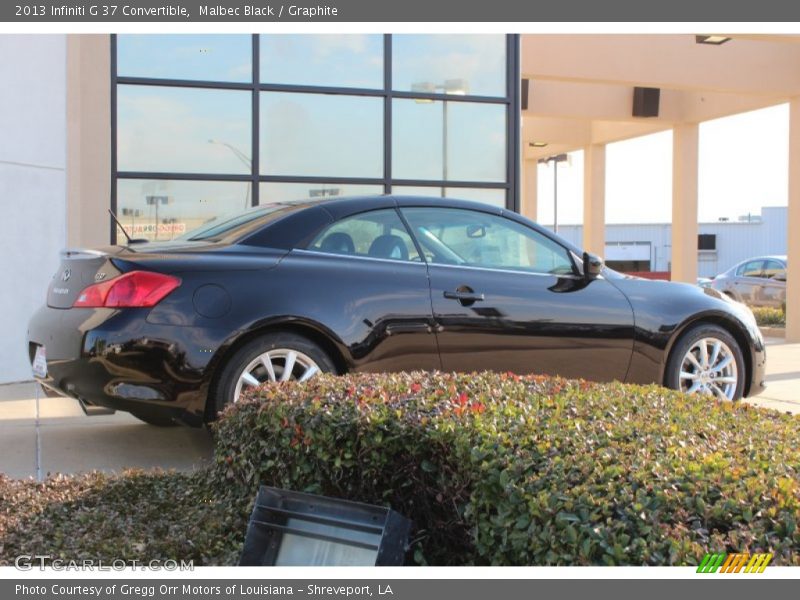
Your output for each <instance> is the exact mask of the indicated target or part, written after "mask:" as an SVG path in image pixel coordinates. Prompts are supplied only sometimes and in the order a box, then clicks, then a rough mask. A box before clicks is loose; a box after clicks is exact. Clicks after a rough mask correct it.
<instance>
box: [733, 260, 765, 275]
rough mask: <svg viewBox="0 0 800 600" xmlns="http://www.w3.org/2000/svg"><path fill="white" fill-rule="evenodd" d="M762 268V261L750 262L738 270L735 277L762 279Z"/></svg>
mask: <svg viewBox="0 0 800 600" xmlns="http://www.w3.org/2000/svg"><path fill="white" fill-rule="evenodd" d="M763 266H764V261H763V260H750V261H748V262H746V263H745V264H744V265H743V266H742V267H741V268H740V269H739V272H738V273H737V275H739V276H741V277H763V275H762V274H761V272H762V270H763Z"/></svg>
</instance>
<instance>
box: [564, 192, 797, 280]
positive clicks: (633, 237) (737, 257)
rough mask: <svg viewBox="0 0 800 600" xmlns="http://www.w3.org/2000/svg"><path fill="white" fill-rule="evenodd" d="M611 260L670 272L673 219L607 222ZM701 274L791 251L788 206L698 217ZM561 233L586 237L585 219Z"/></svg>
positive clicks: (622, 266) (578, 240) (637, 269)
mask: <svg viewBox="0 0 800 600" xmlns="http://www.w3.org/2000/svg"><path fill="white" fill-rule="evenodd" d="M605 232H606V244H605V252H604V257H605V259H606V264H608V266H610V267H611V268H613V269H616V270H618V271H622V272H625V273H630V272H634V273H645V274H646V273H648V272H649V273H653V274H655V276H664V277H666V276H669V274H670V272H671V271H672V225H671V224H670V223H636V224H630V223H625V224H614V223H607V224H606V227H605ZM698 232H699V233H698V235H697V275H698V277H706V278H713V277H714V276H715V275H718V274H720V273H722V272H723V271H727V270H728V269H729V268H731V267H732V266H734V265H736V264H738V263H740V262H742V261H743V260H746V259H748V258H751V257H753V256H769V255H783V254H786V207H785V206H775V207H764V208H763V209H762V211H761V214H760V215H743V216H742V217H740V218H739V219H738V220H736V221H716V222H713V223H699V224H698ZM558 234H559V235H560V236H561V237H563V238H566V239H568V240H569V241H571V242H572V243H573V244H576V245H579V246H580V245H581V244H582V243H583V226H582V225H560V226H559V228H558Z"/></svg>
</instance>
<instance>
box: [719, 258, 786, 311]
mask: <svg viewBox="0 0 800 600" xmlns="http://www.w3.org/2000/svg"><path fill="white" fill-rule="evenodd" d="M711 287H712V288H714V289H715V290H717V291H719V292H722V293H723V294H725V295H727V296H730V297H731V298H733V299H734V300H736V301H738V302H742V303H744V304H747V305H749V306H770V307H773V308H781V307H782V306H783V305H784V304H785V303H786V256H759V257H755V258H748V259H747V260H745V261H742V262H740V263H739V264H738V265H736V266H734V267H731V268H730V269H728V270H727V271H725V272H724V273H722V274H720V275H717V276H716V277H715V278H714V280H713V281H712V282H711Z"/></svg>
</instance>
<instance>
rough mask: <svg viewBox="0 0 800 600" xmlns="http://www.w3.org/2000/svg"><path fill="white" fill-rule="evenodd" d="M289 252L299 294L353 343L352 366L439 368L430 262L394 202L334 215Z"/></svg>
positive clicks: (365, 368)
mask: <svg viewBox="0 0 800 600" xmlns="http://www.w3.org/2000/svg"><path fill="white" fill-rule="evenodd" d="M287 260H288V261H293V264H292V269H293V271H294V272H295V273H296V274H298V275H297V276H296V278H295V282H296V283H295V289H294V290H292V292H291V293H292V295H293V297H295V298H296V297H298V295H301V297H302V300H301V303H302V304H304V305H305V306H306V309H305V312H306V313H310V314H309V316H310V318H312V319H314V320H317V321H318V322H320V323H323V324H325V326H326V327H328V328H329V329H330V330H331V331H334V332H336V334H337V335H338V336H339V337H340V338H341V339H342V341H343V342H344V343H345V344H346V345H347V349H348V352H349V353H350V357H351V361H352V364H351V369H352V370H354V371H372V372H380V371H410V370H417V369H423V370H434V369H440V368H441V361H440V358H439V349H438V346H437V345H436V336H435V333H434V331H433V326H434V323H433V315H432V312H431V303H430V289H429V286H428V272H427V266H426V264H425V262H424V260H422V258H421V257H420V256H419V254H418V252H417V248H416V246H415V245H414V243H413V241H412V239H411V236H410V235H409V233H408V230H407V229H406V226H405V225H404V224H403V222H402V220H401V219H400V216H399V214H398V213H397V210H396V209H394V208H388V209H379V210H372V211H367V212H362V213H358V214H355V215H351V216H346V217H344V218H342V219H340V220H338V221H335V222H334V223H332V224H330V225H328V226H327V227H325V228H324V229H323V230H322V231H320V232H319V233H318V234H317V235H316V236H315V238H314V239H313V240H311V242H310V243H309V244H308V245H307V246H306V248H305V249H302V250H295V251H293V252H292V254H291V255H290V256H289V257H287V259H285V260H284V262H286V261H287ZM298 286H302V288H303V289H298ZM305 296H311V298H306V297H305ZM317 315H318V316H317Z"/></svg>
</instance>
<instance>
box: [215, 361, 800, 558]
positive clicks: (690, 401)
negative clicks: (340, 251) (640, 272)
mask: <svg viewBox="0 0 800 600" xmlns="http://www.w3.org/2000/svg"><path fill="white" fill-rule="evenodd" d="M216 433H217V443H216V454H215V462H216V466H217V469H218V470H217V474H216V476H217V477H220V478H222V481H223V482H224V484H225V485H227V486H228V489H229V490H230V491H231V492H232V493H233V494H234V495H237V496H239V497H241V498H250V497H252V495H254V493H255V491H256V488H257V486H258V484H259V483H266V484H269V485H273V486H277V487H285V488H290V489H296V490H305V491H310V492H315V493H321V494H325V495H331V496H338V497H343V498H350V499H353V500H360V501H364V502H376V503H382V504H387V505H391V506H392V507H393V508H395V509H396V510H398V511H400V512H401V513H404V514H405V515H406V516H408V517H410V518H412V519H413V520H414V522H415V523H416V525H417V530H416V533H415V536H414V546H413V558H414V560H415V561H416V562H418V563H421V564H455V565H461V564H500V565H543V564H550V565H553V564H558V565H565V564H608V565H618V564H633V565H640V564H652V565H662V564H696V562H697V561H698V560H700V559H701V558H702V556H703V555H704V553H705V552H707V551H715V552H719V551H728V552H742V551H750V552H773V553H774V554H775V555H776V556H775V559H774V564H790V563H794V564H800V552H798V551H800V532H798V530H797V518H798V514H799V512H800V475H798V468H800V450H799V449H798V440H800V419H798V418H796V417H791V416H787V415H781V414H779V413H777V412H772V411H762V410H758V409H754V408H752V407H750V406H748V405H746V404H730V403H725V404H718V403H716V402H714V401H712V400H711V399H709V398H702V397H697V396H694V397H689V396H683V395H680V394H677V393H674V392H670V391H667V390H664V389H663V388H660V387H656V386H648V387H639V386H626V385H622V384H612V385H594V384H588V383H586V382H582V381H566V380H562V379H546V378H542V377H525V378H521V377H517V376H514V375H510V374H507V375H497V374H471V375H436V376H431V375H427V374H422V373H412V374H403V375H380V376H378V375H376V376H369V375H366V376H363V375H362V376H348V377H331V376H324V377H319V378H316V379H314V380H313V381H312V382H309V383H308V384H306V385H296V384H288V385H282V386H279V387H266V388H261V390H259V391H258V392H257V393H256V394H255V395H253V396H252V397H251V398H249V399H246V400H244V401H242V402H239V403H238V404H237V405H235V406H232V407H230V408H229V409H228V410H227V411H226V413H225V415H224V418H222V419H221V420H220V421H219V423H218V425H217V427H216ZM221 485H222V483H221Z"/></svg>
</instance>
